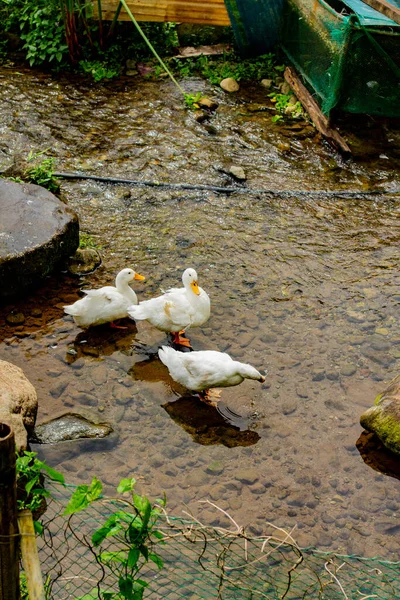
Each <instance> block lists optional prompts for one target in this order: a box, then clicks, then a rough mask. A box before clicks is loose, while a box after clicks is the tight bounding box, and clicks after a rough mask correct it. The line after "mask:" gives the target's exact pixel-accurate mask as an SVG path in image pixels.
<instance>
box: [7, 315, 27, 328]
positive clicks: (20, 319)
mask: <svg viewBox="0 0 400 600" xmlns="http://www.w3.org/2000/svg"><path fill="white" fill-rule="evenodd" d="M6 322H7V324H8V325H23V323H25V316H24V314H23V313H22V312H10V313H9V314H8V315H7V316H6Z"/></svg>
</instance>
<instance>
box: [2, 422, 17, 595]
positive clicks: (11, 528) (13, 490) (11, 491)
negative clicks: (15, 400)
mask: <svg viewBox="0 0 400 600" xmlns="http://www.w3.org/2000/svg"><path fill="white" fill-rule="evenodd" d="M15 461H16V457H15V440H14V432H13V431H12V429H11V427H10V426H9V425H6V424H5V423H0V600H19V564H18V559H19V535H18V523H17V484H16V471H15Z"/></svg>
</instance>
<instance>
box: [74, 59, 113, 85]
mask: <svg viewBox="0 0 400 600" xmlns="http://www.w3.org/2000/svg"><path fill="white" fill-rule="evenodd" d="M79 68H80V70H82V71H83V72H84V73H88V74H90V75H91V76H92V77H93V79H94V80H95V81H102V80H103V79H113V78H114V77H118V75H119V74H120V72H121V66H120V65H115V66H114V65H109V64H107V62H106V61H101V60H81V61H79Z"/></svg>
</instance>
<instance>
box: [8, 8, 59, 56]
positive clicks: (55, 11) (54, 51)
mask: <svg viewBox="0 0 400 600" xmlns="http://www.w3.org/2000/svg"><path fill="white" fill-rule="evenodd" d="M8 7H9V11H10V23H13V22H14V23H15V22H17V23H18V25H19V28H20V37H21V39H22V40H23V41H24V42H25V44H24V46H23V47H24V49H25V50H26V59H27V60H28V61H29V64H30V65H31V66H32V65H39V64H43V63H52V62H54V63H61V62H62V61H63V59H64V58H65V56H66V53H67V50H68V47H67V44H66V43H65V31H64V25H63V22H62V15H61V12H60V9H59V7H58V5H57V4H56V2H54V0H53V1H52V0H50V1H47V0H26V1H25V2H21V1H20V0H10V1H9V2H8Z"/></svg>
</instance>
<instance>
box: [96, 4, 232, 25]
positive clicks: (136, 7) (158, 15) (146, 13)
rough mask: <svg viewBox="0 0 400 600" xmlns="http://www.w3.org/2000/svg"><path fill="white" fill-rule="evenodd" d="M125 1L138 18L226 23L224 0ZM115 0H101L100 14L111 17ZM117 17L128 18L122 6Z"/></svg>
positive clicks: (158, 20) (113, 12) (123, 19)
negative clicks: (201, 0)
mask: <svg viewBox="0 0 400 600" xmlns="http://www.w3.org/2000/svg"><path fill="white" fill-rule="evenodd" d="M127 5H128V7H129V9H130V10H131V12H132V14H133V16H134V17H135V19H137V20H138V21H157V22H164V23H167V22H170V23H198V24H204V25H225V26H227V25H230V20H229V16H228V12H227V10H226V7H225V3H224V0H204V1H203V2H199V0H186V1H185V0H129V1H127ZM117 6H118V0H105V1H104V2H102V17H103V20H105V21H110V20H112V19H113V17H114V14H115V11H116V10H117ZM93 11H94V17H95V18H96V17H97V14H98V13H97V2H95V3H94V4H93ZM119 19H120V20H121V21H129V16H128V14H127V13H126V11H125V10H124V9H122V11H121V13H120V16H119Z"/></svg>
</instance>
